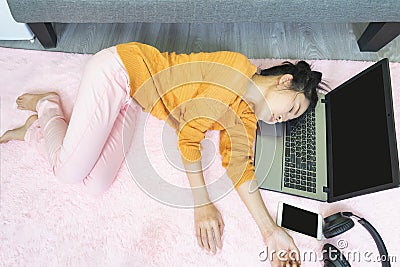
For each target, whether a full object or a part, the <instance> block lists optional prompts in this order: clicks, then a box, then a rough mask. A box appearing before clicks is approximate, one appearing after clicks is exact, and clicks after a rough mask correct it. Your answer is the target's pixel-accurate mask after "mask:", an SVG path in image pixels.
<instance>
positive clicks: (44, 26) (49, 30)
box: [28, 22, 57, 48]
mask: <svg viewBox="0 0 400 267" xmlns="http://www.w3.org/2000/svg"><path fill="white" fill-rule="evenodd" d="M28 25H29V27H30V28H31V30H32V32H33V33H34V34H35V36H36V37H37V38H38V40H39V42H40V43H41V44H42V45H43V47H44V48H54V47H56V45H57V35H56V33H55V32H54V29H53V26H52V25H51V23H48V22H45V23H28Z"/></svg>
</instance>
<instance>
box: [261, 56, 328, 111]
mask: <svg viewBox="0 0 400 267" xmlns="http://www.w3.org/2000/svg"><path fill="white" fill-rule="evenodd" d="M260 74H261V75H263V76H278V75H284V74H291V75H292V76H293V80H292V84H291V88H290V90H293V91H296V92H300V93H304V95H305V97H306V98H307V99H308V100H310V105H309V107H308V109H307V110H310V109H314V108H315V106H316V105H317V102H318V95H317V90H322V91H328V90H327V89H325V88H323V87H322V86H321V85H325V86H326V87H328V86H327V84H326V83H325V82H322V81H321V79H322V73H321V72H319V71H312V70H311V67H310V64H308V63H307V62H305V61H298V62H296V64H293V63H291V62H289V61H285V62H283V63H282V65H278V66H274V67H271V68H268V69H263V70H261V73H260Z"/></svg>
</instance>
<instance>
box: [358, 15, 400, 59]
mask: <svg viewBox="0 0 400 267" xmlns="http://www.w3.org/2000/svg"><path fill="white" fill-rule="evenodd" d="M399 34H400V23H399V22H371V23H370V24H368V27H367V28H366V29H365V31H364V32H363V34H362V35H361V37H360V39H358V41H357V43H358V47H359V48H360V51H362V52H377V51H379V49H381V48H382V47H384V46H385V45H387V44H388V43H390V42H391V41H392V40H393V39H394V38H396V37H397V36H398V35H399Z"/></svg>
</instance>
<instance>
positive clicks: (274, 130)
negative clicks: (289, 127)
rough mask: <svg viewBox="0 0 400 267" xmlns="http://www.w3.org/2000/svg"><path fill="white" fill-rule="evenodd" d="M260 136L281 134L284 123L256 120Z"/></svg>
mask: <svg viewBox="0 0 400 267" xmlns="http://www.w3.org/2000/svg"><path fill="white" fill-rule="evenodd" d="M258 123H259V125H260V129H261V135H262V136H282V135H283V126H284V123H275V124H267V123H265V122H263V121H261V120H260V121H259V122H258Z"/></svg>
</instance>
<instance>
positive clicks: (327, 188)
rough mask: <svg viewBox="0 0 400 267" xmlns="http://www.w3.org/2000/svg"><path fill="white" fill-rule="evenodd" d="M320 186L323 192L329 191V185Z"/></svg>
mask: <svg viewBox="0 0 400 267" xmlns="http://www.w3.org/2000/svg"><path fill="white" fill-rule="evenodd" d="M322 188H323V189H322V191H324V192H325V193H329V191H330V190H329V187H326V186H323V187H322Z"/></svg>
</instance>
